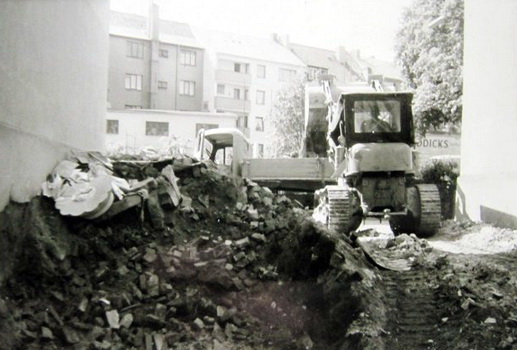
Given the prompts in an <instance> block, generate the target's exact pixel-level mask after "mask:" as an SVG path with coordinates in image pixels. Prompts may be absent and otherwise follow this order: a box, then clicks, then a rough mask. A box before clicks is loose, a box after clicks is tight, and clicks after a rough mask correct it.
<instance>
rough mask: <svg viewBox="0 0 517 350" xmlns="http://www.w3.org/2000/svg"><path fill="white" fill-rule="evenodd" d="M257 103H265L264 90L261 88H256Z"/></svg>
mask: <svg viewBox="0 0 517 350" xmlns="http://www.w3.org/2000/svg"><path fill="white" fill-rule="evenodd" d="M256 102H257V104H258V105H263V104H265V103H266V92H265V91H262V90H257V101H256Z"/></svg>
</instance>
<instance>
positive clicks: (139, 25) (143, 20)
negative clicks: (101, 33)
mask: <svg viewBox="0 0 517 350" xmlns="http://www.w3.org/2000/svg"><path fill="white" fill-rule="evenodd" d="M109 33H110V34H112V35H121V36H127V37H131V38H135V39H149V35H150V32H149V21H148V19H147V17H145V16H140V15H135V14H130V13H122V12H116V11H111V13H110V25H109Z"/></svg>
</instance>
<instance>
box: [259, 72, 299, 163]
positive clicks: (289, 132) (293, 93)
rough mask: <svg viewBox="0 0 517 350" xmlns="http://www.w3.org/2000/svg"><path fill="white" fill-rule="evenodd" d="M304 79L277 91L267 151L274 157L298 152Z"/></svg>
mask: <svg viewBox="0 0 517 350" xmlns="http://www.w3.org/2000/svg"><path fill="white" fill-rule="evenodd" d="M304 111H305V81H304V80H300V81H297V82H295V83H293V84H291V85H288V86H286V87H285V88H284V89H282V90H280V91H279V92H278V95H277V96H276V101H275V103H274V104H273V109H272V111H271V119H270V125H271V126H272V129H273V132H272V134H271V142H270V144H269V145H268V146H269V150H268V151H269V153H270V154H272V155H273V156H274V157H282V156H292V155H293V154H294V153H298V152H300V149H301V145H302V142H303V134H304V124H305V122H304Z"/></svg>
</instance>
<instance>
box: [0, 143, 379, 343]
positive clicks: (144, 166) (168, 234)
mask: <svg viewBox="0 0 517 350" xmlns="http://www.w3.org/2000/svg"><path fill="white" fill-rule="evenodd" d="M43 189H44V190H43V193H44V196H42V197H37V198H35V199H33V200H32V201H31V202H30V203H29V204H28V205H26V206H14V207H11V206H9V207H8V208H7V209H6V211H5V212H4V213H2V214H1V215H3V217H2V218H1V223H0V226H2V227H1V230H2V232H3V233H6V234H8V235H10V237H20V239H21V238H22V237H23V238H24V241H23V248H19V247H18V248H17V247H16V246H15V245H16V244H15V243H16V242H17V239H12V243H9V244H12V249H11V250H12V252H16V255H17V256H16V263H13V264H12V274H11V276H10V277H9V278H3V279H1V278H0V284H1V285H2V289H1V292H0V340H2V342H1V343H0V349H77V350H80V349H85V350H86V349H88V350H89V349H109V350H116V349H124V350H126V349H146V350H166V349H316V348H327V349H331V348H336V349H337V348H340V347H341V346H345V345H347V344H348V345H350V344H351V343H352V342H353V343H354V344H357V343H358V342H360V341H361V339H359V338H368V337H371V338H374V337H376V336H377V335H378V334H379V333H378V332H376V331H375V330H374V331H372V330H371V329H372V327H373V328H375V327H374V326H375V322H373V321H372V322H370V323H367V324H366V323H365V319H364V318H363V319H361V320H360V323H359V321H358V322H356V317H355V316H354V315H358V314H360V313H361V312H362V311H363V309H364V308H365V307H366V305H364V304H363V301H362V300H363V299H362V298H361V297H360V295H361V294H365V291H367V290H370V289H372V288H373V287H374V285H375V283H376V277H375V275H374V274H373V273H372V272H371V271H370V268H371V266H370V265H369V264H368V263H367V262H366V261H365V259H364V256H363V255H362V253H361V252H359V251H357V250H356V249H354V248H352V246H351V245H350V244H348V242H347V241H344V240H343V239H340V238H339V237H337V236H336V235H335V234H333V233H331V232H328V231H327V230H325V229H323V228H322V227H320V226H318V225H317V224H316V223H314V222H313V221H312V220H311V219H310V215H309V213H306V212H305V210H303V208H300V207H299V205H298V204H297V203H296V202H293V201H291V200H290V199H288V198H287V197H285V196H279V195H276V194H273V193H272V192H271V191H270V190H269V189H267V188H263V187H260V186H258V185H257V184H255V183H253V182H251V181H247V180H243V181H237V180H236V179H233V178H229V177H227V176H226V175H224V174H222V173H221V172H219V171H218V169H217V168H215V167H214V166H213V164H211V163H203V162H197V161H195V160H194V159H190V158H181V159H165V160H156V161H142V160H119V161H111V160H108V159H106V158H103V157H101V156H100V155H99V154H94V153H93V154H91V153H90V154H81V155H75V156H74V157H72V158H71V159H68V160H66V161H64V162H62V163H60V164H59V165H58V166H57V167H56V169H55V170H54V171H53V173H52V174H51V176H49V178H48V181H47V182H46V183H45V184H43ZM22 218H23V219H22ZM17 220H18V221H19V220H21V221H23V225H19V222H17ZM7 248H9V247H7ZM0 277H2V276H0ZM322 324H325V326H324V327H322ZM379 327H380V326H379ZM365 328H368V329H369V331H368V332H366V331H365V332H363V333H361V330H362V329H365ZM347 329H350V330H354V333H353V334H351V333H348V332H347ZM358 334H363V335H362V336H360V337H358ZM365 341H366V340H365Z"/></svg>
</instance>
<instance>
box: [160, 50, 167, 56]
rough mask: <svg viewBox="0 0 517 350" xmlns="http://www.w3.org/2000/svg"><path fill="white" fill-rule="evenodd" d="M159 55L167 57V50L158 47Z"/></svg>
mask: <svg viewBox="0 0 517 350" xmlns="http://www.w3.org/2000/svg"><path fill="white" fill-rule="evenodd" d="M160 57H163V58H169V50H165V49H160Z"/></svg>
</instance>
